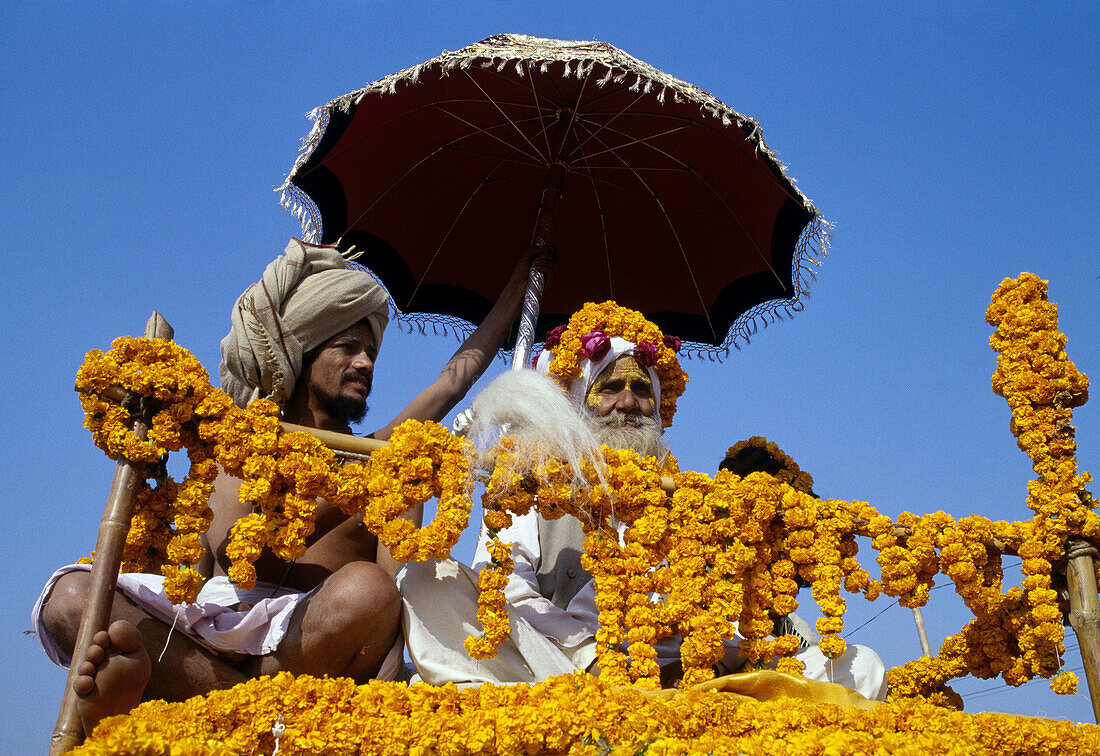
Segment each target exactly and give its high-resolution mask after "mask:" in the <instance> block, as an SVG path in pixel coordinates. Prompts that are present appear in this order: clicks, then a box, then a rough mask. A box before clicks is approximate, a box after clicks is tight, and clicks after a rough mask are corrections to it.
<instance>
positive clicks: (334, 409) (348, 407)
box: [317, 379, 370, 425]
mask: <svg viewBox="0 0 1100 756" xmlns="http://www.w3.org/2000/svg"><path fill="white" fill-rule="evenodd" d="M368 380H369V379H368ZM343 383H345V381H341V385H343ZM367 396H370V386H369V384H368V386H367ZM317 398H318V399H320V400H321V408H322V409H324V411H325V412H326V413H328V415H329V416H330V417H334V418H336V419H337V420H342V421H343V422H345V423H347V424H348V425H351V424H352V423H358V422H361V421H362V419H363V418H364V417H366V416H367V410H368V409H370V408H369V407H368V406H367V397H363V398H362V399H360V398H359V397H358V396H347V395H345V394H335V395H333V394H320V395H319V396H318V397H317Z"/></svg>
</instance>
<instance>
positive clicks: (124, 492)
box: [50, 312, 173, 756]
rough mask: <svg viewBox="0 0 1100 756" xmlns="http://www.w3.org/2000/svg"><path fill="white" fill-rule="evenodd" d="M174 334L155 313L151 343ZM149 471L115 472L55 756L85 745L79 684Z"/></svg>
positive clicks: (139, 426)
mask: <svg viewBox="0 0 1100 756" xmlns="http://www.w3.org/2000/svg"><path fill="white" fill-rule="evenodd" d="M172 335H173V331H172V327H171V326H170V325H168V321H166V320H165V319H164V318H163V317H162V316H161V314H160V313H159V312H154V313H153V315H152V317H150V318H149V322H148V323H147V324H146V325H145V336H146V338H154V339H171V338H172ZM147 421H148V418H139V419H138V420H136V421H135V422H134V435H136V436H137V437H138V438H145V433H146V431H147V430H148V428H147V425H146V423H147ZM144 470H145V465H144V464H143V463H140V462H131V461H130V460H128V459H119V461H118V465H117V466H116V467H115V477H114V481H113V482H112V483H111V492H110V494H109V495H108V496H107V506H106V507H105V508H104V511H103V519H101V520H100V521H99V536H98V538H96V548H95V560H94V562H93V564H92V587H91V591H90V594H89V597H88V603H87V604H86V605H85V606H84V614H83V615H82V616H81V618H80V629H79V630H78V631H77V634H76V644H75V645H74V646H73V660H72V663H71V664H70V665H69V676H68V677H67V678H66V680H65V691H64V693H63V694H62V698H61V710H60V711H59V712H58V715H57V725H56V726H55V727H54V731H53V735H52V736H51V738H50V756H55V754H62V753H65V752H66V751H69V750H71V749H73V748H75V747H77V746H78V745H80V743H81V742H82V741H83V740H84V736H85V733H84V727H83V726H82V725H81V724H80V714H79V713H78V712H77V708H76V693H75V692H74V691H73V681H74V680H75V679H76V677H77V673H76V670H77V669H78V668H79V667H80V665H81V664H82V663H83V662H84V656H85V654H86V653H87V650H88V646H90V645H91V643H92V636H94V635H95V634H96V633H98V632H99V631H100V630H106V629H107V625H108V624H109V620H110V617H111V604H112V603H113V601H114V596H115V583H116V582H117V580H118V569H119V565H121V563H122V548H123V546H124V545H125V544H126V533H127V531H129V529H130V516H131V514H132V513H133V509H134V496H135V494H136V492H137V489H138V486H139V485H140V484H141V482H142V480H143V479H144V478H143V473H144Z"/></svg>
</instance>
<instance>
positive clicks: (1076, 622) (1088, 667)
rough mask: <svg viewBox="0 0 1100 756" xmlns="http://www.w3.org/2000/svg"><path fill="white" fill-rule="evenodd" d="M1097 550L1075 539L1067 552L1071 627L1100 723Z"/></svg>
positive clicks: (1093, 710) (1099, 614)
mask: <svg viewBox="0 0 1100 756" xmlns="http://www.w3.org/2000/svg"><path fill="white" fill-rule="evenodd" d="M1095 559H1096V548H1095V547H1094V546H1093V545H1092V544H1090V543H1088V542H1087V541H1081V540H1072V541H1070V543H1069V548H1068V549H1067V550H1066V583H1067V585H1068V587H1069V624H1070V625H1071V626H1072V627H1073V632H1074V633H1076V634H1077V641H1078V643H1079V644H1080V645H1081V661H1082V662H1084V665H1085V679H1086V681H1087V682H1088V686H1089V697H1090V698H1091V699H1092V715H1093V718H1094V719H1095V720H1096V722H1097V724H1100V598H1098V597H1097V592H1096V561H1095Z"/></svg>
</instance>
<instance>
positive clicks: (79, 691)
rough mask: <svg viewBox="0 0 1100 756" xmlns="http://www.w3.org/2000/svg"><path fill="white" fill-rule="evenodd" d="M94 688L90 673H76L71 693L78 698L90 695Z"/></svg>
mask: <svg viewBox="0 0 1100 756" xmlns="http://www.w3.org/2000/svg"><path fill="white" fill-rule="evenodd" d="M94 690H95V678H94V677H92V676H91V675H78V676H77V677H74V678H73V693H76V695H77V696H78V697H80V698H85V697H87V696H90V695H91V694H92V692H93V691H94Z"/></svg>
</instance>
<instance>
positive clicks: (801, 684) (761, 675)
mask: <svg viewBox="0 0 1100 756" xmlns="http://www.w3.org/2000/svg"><path fill="white" fill-rule="evenodd" d="M708 690H717V691H721V692H722V693H727V694H729V695H734V696H739V697H741V698H744V699H751V700H753V701H775V700H778V699H780V698H796V699H799V700H801V701H805V702H806V703H808V704H836V705H837V706H849V707H855V708H857V709H873V708H875V707H876V706H878V702H877V701H870V700H868V699H866V698H864V697H863V696H862V695H860V694H859V693H856V692H855V691H854V690H851V689H849V688H845V687H844V686H843V685H837V684H836V683H829V682H820V681H818V680H810V679H808V678H805V677H802V676H799V675H788V674H785V673H783V672H776V671H774V670H770V669H760V670H756V671H755V672H739V673H737V674H734V675H726V676H724V677H716V678H715V679H713V680H708V681H707V682H705V683H699V684H698V685H695V686H693V687H691V688H689V689H688V691H687V692H696V691H708ZM642 692H643V693H645V694H646V695H647V696H652V697H654V698H659V699H661V700H663V701H667V700H670V699H672V698H675V697H676V696H679V695H683V693H684V692H685V691H680V690H675V689H673V688H666V689H664V690H646V691H642Z"/></svg>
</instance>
